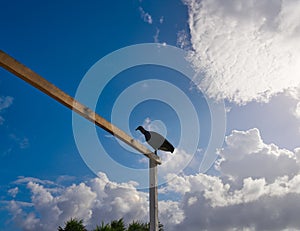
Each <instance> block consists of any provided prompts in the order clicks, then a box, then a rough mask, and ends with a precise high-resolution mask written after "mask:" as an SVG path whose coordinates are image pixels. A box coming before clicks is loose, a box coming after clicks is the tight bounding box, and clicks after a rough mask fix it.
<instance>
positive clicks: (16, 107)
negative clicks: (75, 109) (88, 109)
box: [0, 0, 300, 231]
mask: <svg viewBox="0 0 300 231" xmlns="http://www.w3.org/2000/svg"><path fill="white" fill-rule="evenodd" d="M297 9H300V4H299V2H298V1H287V2H283V1H274V2H272V3H269V2H268V1H260V2H258V1H254V0H251V1H249V3H246V2H244V1H235V2H234V1H230V2H228V3H224V2H222V1H221V0H214V1H208V0H203V1H200V0H187V1H184V2H183V1H175V0H165V1H148V0H128V1H121V0H118V1H88V2H83V1H77V2H74V1H51V2H50V1H49V2H41V1H27V2H25V1H10V2H2V3H1V8H0V24H1V36H0V44H1V50H3V51H4V52H6V53H8V54H9V55H11V56H12V57H14V58H16V59H17V60H18V61H20V62H22V63H23V64H25V65H26V66H28V67H29V68H31V69H32V70H34V71H35V72H37V73H39V74H40V75H41V76H43V77H44V78H45V79H47V80H48V81H50V82H51V83H53V84H55V85H56V86H57V87H59V88H60V89H62V90H63V91H65V92H66V93H68V94H69V95H71V96H73V97H75V95H76V94H77V93H78V89H79V86H81V85H80V84H82V81H83V79H84V78H86V76H89V74H88V73H91V72H89V71H90V70H91V69H92V68H93V67H95V66H94V65H95V64H96V63H97V62H98V61H99V60H100V62H101V59H102V58H104V57H107V55H111V54H112V52H115V53H114V54H118V52H119V51H120V49H124V48H125V47H129V48H128V49H129V50H130V49H131V48H130V46H134V45H136V44H140V45H141V44H147V43H155V44H153V46H155V47H156V48H157V47H158V48H157V49H158V51H159V49H161V51H162V50H163V49H173V48H172V47H177V49H183V50H184V52H185V53H184V54H186V57H184V58H185V61H182V62H181V63H179V64H178V67H180V66H181V65H183V64H184V65H188V66H189V68H191V69H192V68H193V70H194V71H195V72H198V75H195V76H193V82H192V81H191V79H190V78H189V77H188V76H185V75H184V74H182V73H180V72H179V71H177V70H174V69H172V68H168V67H166V66H159V65H150V64H147V65H137V66H134V67H131V68H128V69H126V70H124V71H122V72H120V73H118V74H117V75H116V76H115V77H114V78H113V79H111V80H110V81H109V82H108V83H107V84H106V85H105V86H101V87H103V90H102V91H101V92H100V93H99V95H100V97H99V99H98V102H97V104H96V107H95V110H96V112H97V113H98V114H100V115H101V116H103V117H104V118H105V119H107V120H109V121H112V122H114V121H115V123H116V125H117V126H119V127H120V128H121V129H124V130H126V131H127V130H128V131H127V132H128V133H129V134H130V135H132V136H133V137H134V138H136V139H138V140H139V141H141V142H144V139H143V137H142V136H141V135H140V133H138V132H136V131H135V128H136V127H137V126H138V125H143V126H145V127H146V128H147V129H150V130H156V131H158V132H160V133H162V134H164V135H166V136H167V137H168V139H169V140H170V141H171V142H172V143H173V144H174V146H175V147H176V151H175V154H173V155H172V154H169V153H163V152H160V153H159V155H160V156H161V158H162V159H163V161H164V163H165V164H164V165H162V166H161V167H160V168H159V172H160V174H161V175H160V177H161V181H160V183H161V185H160V189H159V193H160V196H159V199H160V201H159V203H160V204H159V208H160V219H161V221H162V223H163V224H165V227H166V230H174V231H176V230H182V227H187V230H199V229H201V228H202V229H207V230H225V229H228V230H236V229H240V230H241V229H244V228H245V229H249V230H264V229H267V228H269V229H270V230H284V229H292V228H294V229H300V224H299V222H298V221H297V219H292V218H291V219H286V217H285V216H284V214H292V213H293V212H296V213H297V212H299V210H300V206H299V205H298V203H296V202H295V201H296V200H298V199H299V197H300V191H299V183H298V182H300V181H299V179H300V173H299V167H300V164H299V163H300V149H299V147H300V145H299V138H300V120H299V118H300V90H299V89H300V87H299V86H300V80H299V79H300V78H299V74H298V73H299V72H298V71H299V65H298V64H299V63H300V55H299V54H300V47H299V45H298V43H297V41H296V40H297V38H299V33H298V31H299V30H298V29H297V28H299V26H300V25H299V22H300V20H299V16H298V14H297V12H299V11H297ZM254 35H255V36H254ZM295 38H296V39H295ZM156 48H155V49H156ZM142 55H143V57H148V56H149V53H142ZM127 58H128V60H130V58H131V54H130V52H129V53H128V57H127V56H126V57H125V58H124V57H123V59H120V60H118V62H114V63H109V65H110V67H111V69H112V71H115V70H118V68H119V66H121V64H123V63H126V62H127V61H128V60H126V59H127ZM168 58H170V62H171V61H172V60H176V57H168ZM168 61H169V60H168ZM102 74H103V73H100V75H99V76H97V78H98V79H99V82H101V75H102ZM141 81H143V82H141ZM159 81H160V82H159ZM167 83H168V84H169V85H168V84H167ZM96 86H97V85H96V82H95V85H94V86H88V88H87V89H86V91H85V92H86V95H87V96H88V95H89V94H92V93H91V91H92V89H94V88H95V87H96ZM162 86H166V87H165V90H162V91H158V90H157V89H161V88H160V87H162ZM163 94H164V96H166V99H167V100H165V101H163V100H160V99H162V95H163ZM143 95H144V96H145V97H144V99H143ZM77 96H78V95H77ZM120 96H122V97H123V98H122V97H120ZM124 96H126V97H125V99H126V100H125V99H124ZM168 97H169V98H168ZM79 98H80V97H79ZM120 98H121V99H120ZM139 99H143V100H140V101H138V103H137V104H135V103H136V100H139ZM118 100H119V101H118ZM187 100H188V101H187ZM173 101H175V102H176V103H175V104H172V102H173ZM120 102H121V103H120ZM189 102H190V103H191V104H189ZM223 103H224V105H225V108H224V111H223V113H226V118H225V119H226V121H224V122H226V131H225V133H224V134H223V133H222V131H221V130H222V129H221V130H220V134H219V135H220V136H222V140H223V139H224V144H223V143H221V144H220V145H219V146H216V147H214V149H213V151H212V152H211V154H212V155H218V160H217V161H216V162H215V163H211V168H210V169H209V171H207V172H200V171H199V166H200V164H201V161H202V160H203V156H204V155H205V153H206V150H207V149H208V146H209V144H210V141H211V139H212V137H214V134H212V131H214V132H215V130H213V128H214V127H216V126H217V125H218V124H222V123H223V121H222V118H223V117H222V116H221V115H220V116H219V117H217V118H219V120H218V121H214V118H213V116H212V114H211V113H212V111H213V110H214V108H213V107H211V105H221V104H223ZM128 108H132V110H130V111H129V112H128ZM191 108H192V110H193V111H194V112H195V115H196V122H195V120H193V118H194V117H193V115H194V114H192V111H191ZM218 109H220V108H219V107H218ZM114 113H117V114H114ZM220 114H222V113H220ZM72 116H73V115H72V111H70V110H69V109H67V108H65V107H64V106H63V105H60V104H59V103H57V102H56V101H55V100H53V99H51V98H50V97H49V96H46V95H45V94H43V93H41V92H40V91H38V90H36V89H35V88H33V87H32V86H30V85H28V84H27V83H25V82H24V81H22V80H20V79H18V78H17V77H15V76H13V75H12V74H10V73H9V72H7V71H6V70H4V69H2V68H1V69H0V140H1V142H0V175H1V177H0V205H1V206H0V217H1V218H0V224H1V225H0V230H11V231H15V230H16V231H17V230H31V231H32V230H47V229H49V230H53V229H55V227H58V225H62V224H63V223H64V221H65V220H67V219H69V218H70V217H78V218H82V219H84V223H85V225H86V226H87V227H88V228H89V229H92V228H93V227H95V224H97V223H98V224H100V223H101V221H102V220H104V221H109V220H112V219H119V218H121V217H124V219H125V221H126V222H130V221H132V220H147V219H148V212H147V209H148V197H147V196H148V194H147V190H146V189H145V185H147V183H148V179H147V177H146V178H145V177H144V176H146V175H145V172H144V173H141V174H140V175H139V173H136V172H135V170H137V171H139V170H145V171H146V170H147V161H146V159H145V158H144V157H143V156H142V155H138V154H137V153H134V152H132V150H131V149H128V147H126V146H124V145H123V144H120V143H118V141H116V140H115V139H114V138H113V137H112V136H111V135H110V134H108V133H107V132H105V131H103V130H101V129H100V128H96V134H97V139H98V140H99V141H100V142H101V144H102V145H103V147H104V149H105V152H101V151H99V149H98V146H97V144H95V146H94V145H93V139H92V138H91V136H90V134H89V133H87V134H86V133H85V132H83V133H82V134H81V135H82V136H83V138H82V139H83V141H82V142H83V143H84V142H86V144H92V145H86V148H85V150H86V151H85V152H83V151H82V150H81V149H80V148H78V140H76V135H75V137H74V134H73V132H74V120H73V121H72V118H73V117H72ZM123 118H124V119H123ZM73 119H74V118H73ZM197 124H199V129H200V130H199V131H200V132H198V130H197ZM224 125H225V124H224ZM80 126H82V127H80V129H82V131H88V130H86V128H87V127H93V126H92V124H90V122H88V121H83V122H82V124H80ZM184 129H189V130H190V133H183V131H185V130H184ZM75 130H76V129H75ZM217 131H218V130H217ZM195 132H196V133H197V134H196V135H195ZM85 134H86V135H85ZM182 134H185V136H184V137H183V136H182ZM193 142H196V146H195V147H194V146H193ZM145 145H147V144H145ZM148 147H149V146H148ZM194 149H195V150H194ZM191 150H194V151H191ZM95 155H98V156H97V158H96V157H95ZM101 155H102V156H101ZM104 155H108V157H109V158H111V159H112V160H113V162H114V163H116V166H121V168H124V169H126V170H128V171H129V172H130V173H131V174H133V175H134V174H135V175H136V178H134V177H131V175H130V174H128V175H126V174H125V175H123V176H120V177H116V176H117V175H118V173H119V172H118V169H117V168H116V169H115V168H114V170H111V172H110V171H106V170H105V169H107V168H109V167H110V166H105V167H104V166H103V163H105V162H103V163H99V165H98V164H97V161H101V158H102V157H104ZM94 158H95V159H94ZM95 160H97V161H95ZM101 164H102V165H101ZM91 166H96V168H95V167H92V168H90V167H91ZM102 166H103V167H102ZM114 166H115V165H114ZM116 173H117V174H116ZM146 173H147V172H146ZM143 174H144V175H143ZM137 179H139V180H140V181H138V180H137ZM133 180H135V181H137V182H133ZM280 198H283V199H280ZM284 201H289V202H291V204H290V206H287V205H286V204H285V203H284ZM293 202H295V203H293ZM274 204H275V205H277V207H276V208H273V207H272V205H274ZM239 206H244V207H245V208H246V210H247V211H248V212H245V213H241V209H240V207H239ZM269 210H270V211H269ZM204 211H207V212H204ZM228 211H230V212H228ZM253 211H256V212H253ZM258 211H269V212H270V213H272V214H273V213H274V214H277V215H276V216H278V218H277V221H278V223H276V222H275V223H274V216H275V215H274V216H271V215H268V213H265V214H260V213H259V212H258ZM230 213H231V214H232V216H233V217H235V218H231V217H229V214H230ZM270 213H269V214H270ZM51 214H52V215H53V214H55V216H52V215H51ZM199 214H201V216H200V215H199ZM278 214H279V215H278ZM279 221H280V222H279ZM270 227H271V228H270Z"/></svg>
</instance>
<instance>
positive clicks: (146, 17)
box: [139, 6, 153, 24]
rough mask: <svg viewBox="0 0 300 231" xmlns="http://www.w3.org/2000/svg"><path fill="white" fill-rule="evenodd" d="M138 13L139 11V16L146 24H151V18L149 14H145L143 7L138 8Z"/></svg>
mask: <svg viewBox="0 0 300 231" xmlns="http://www.w3.org/2000/svg"><path fill="white" fill-rule="evenodd" d="M139 11H140V14H141V18H142V19H143V20H144V22H146V23H148V24H152V23H153V20H152V16H151V15H150V14H149V13H147V12H145V10H144V9H143V7H141V6H140V7H139Z"/></svg>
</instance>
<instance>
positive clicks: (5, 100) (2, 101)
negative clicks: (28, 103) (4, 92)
mask: <svg viewBox="0 0 300 231" xmlns="http://www.w3.org/2000/svg"><path fill="white" fill-rule="evenodd" d="M13 100H14V98H13V97H11V96H6V97H0V112H1V111H2V110H3V109H6V108H8V107H10V106H11V105H12V103H13ZM4 121H5V119H4V118H3V117H2V116H1V115H0V125H2V124H3V123H4Z"/></svg>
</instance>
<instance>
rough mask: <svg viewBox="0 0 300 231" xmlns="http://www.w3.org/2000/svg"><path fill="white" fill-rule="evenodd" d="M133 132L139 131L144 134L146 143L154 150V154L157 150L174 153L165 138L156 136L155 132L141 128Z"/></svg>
mask: <svg viewBox="0 0 300 231" xmlns="http://www.w3.org/2000/svg"><path fill="white" fill-rule="evenodd" d="M135 130H136V131H137V130H139V131H140V132H141V133H143V134H144V136H145V139H146V141H147V143H148V144H149V145H150V146H151V147H152V148H154V150H155V153H156V152H157V150H162V151H166V152H171V153H173V152H174V147H173V145H172V144H171V143H170V142H169V141H167V139H166V138H165V137H163V136H162V135H160V134H158V133H157V132H152V131H147V130H146V129H144V128H143V127H142V126H138V127H137V128H136V129H135Z"/></svg>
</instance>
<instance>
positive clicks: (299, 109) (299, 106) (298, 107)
mask: <svg viewBox="0 0 300 231" xmlns="http://www.w3.org/2000/svg"><path fill="white" fill-rule="evenodd" d="M294 115H295V116H296V117H297V118H299V119H300V101H299V102H298V103H297V105H296V108H295V111H294Z"/></svg>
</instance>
